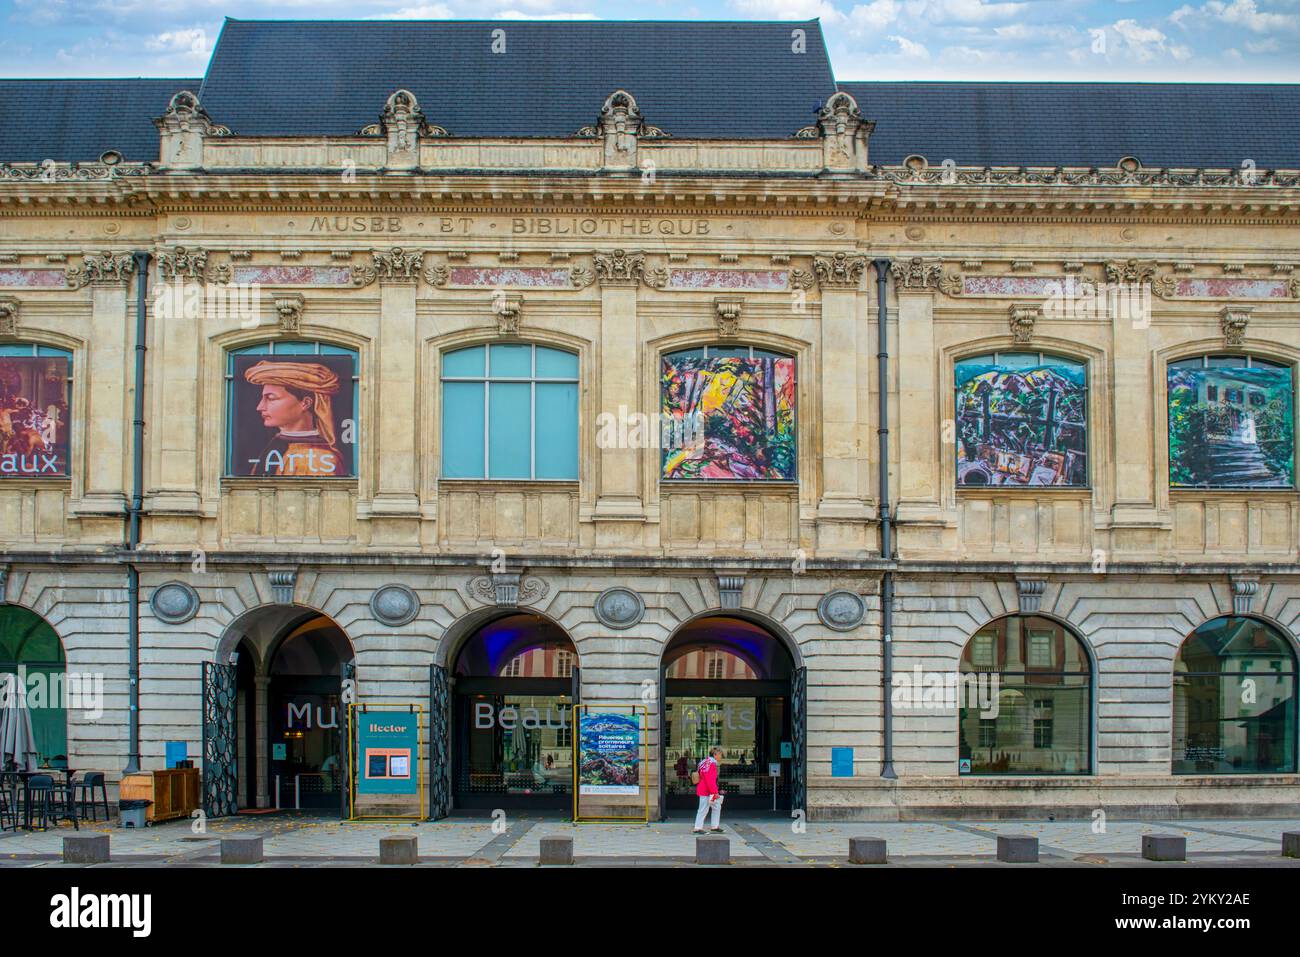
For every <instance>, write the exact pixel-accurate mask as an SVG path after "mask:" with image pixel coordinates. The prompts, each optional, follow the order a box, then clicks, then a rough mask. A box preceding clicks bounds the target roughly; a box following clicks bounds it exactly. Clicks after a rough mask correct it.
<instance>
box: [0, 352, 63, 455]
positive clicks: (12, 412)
mask: <svg viewBox="0 0 1300 957" xmlns="http://www.w3.org/2000/svg"><path fill="white" fill-rule="evenodd" d="M68 366H69V363H68V359H67V357H66V356H0V478H12V477H16V476H23V477H38V478H39V477H45V478H49V477H57V476H64V475H67V474H69V472H68V435H69V432H70V427H71V421H70V416H69V413H68Z"/></svg>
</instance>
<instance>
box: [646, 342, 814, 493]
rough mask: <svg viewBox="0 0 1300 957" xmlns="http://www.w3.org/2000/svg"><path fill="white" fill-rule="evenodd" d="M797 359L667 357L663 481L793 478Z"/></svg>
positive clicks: (663, 383)
mask: <svg viewBox="0 0 1300 957" xmlns="http://www.w3.org/2000/svg"><path fill="white" fill-rule="evenodd" d="M794 386H795V369H794V359H793V358H774V357H766V358H756V359H747V358H739V357H735V356H710V357H708V358H704V357H703V356H701V355H700V354H699V353H698V352H693V353H689V354H681V355H676V356H672V355H670V356H665V357H664V360H663V375H662V379H661V383H660V396H661V400H660V401H661V412H662V418H663V424H664V428H663V434H664V436H665V441H664V443H663V445H664V448H663V477H664V478H666V479H739V480H752V479H773V480H783V481H792V480H793V479H794V478H795V432H794V428H795V416H794V413H795V393H794Z"/></svg>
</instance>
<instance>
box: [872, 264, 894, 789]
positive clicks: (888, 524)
mask: <svg viewBox="0 0 1300 957" xmlns="http://www.w3.org/2000/svg"><path fill="white" fill-rule="evenodd" d="M872 265H873V266H875V269H876V328H877V332H878V339H877V341H878V345H877V348H876V383H877V387H876V391H877V396H878V398H879V408H878V409H877V416H876V418H877V427H876V435H877V436H878V437H879V439H880V451H879V455H878V459H879V461H878V465H879V475H880V479H879V482H880V505H879V509H880V557H881V559H883V560H884V561H887V562H888V561H892V560H893V557H894V528H893V519H892V517H891V516H890V504H889V308H888V298H889V260H888V259H877V260H876V261H875V262H874V263H872ZM880 631H881V635H882V639H883V640H882V652H881V657H882V663H881V669H880V680H881V684H882V685H883V688H882V692H883V693H882V695H881V698H882V700H883V702H884V719H885V727H884V734H883V737H884V741H883V748H882V754H881V766H880V776H881V777H882V778H888V779H890V780H893V779H895V778H897V777H898V775H897V774H895V773H894V703H893V701H892V699H891V692H892V691H893V687H894V637H893V633H894V573H893V572H891V571H886V572H885V573H884V575H883V576H882V577H881V581H880Z"/></svg>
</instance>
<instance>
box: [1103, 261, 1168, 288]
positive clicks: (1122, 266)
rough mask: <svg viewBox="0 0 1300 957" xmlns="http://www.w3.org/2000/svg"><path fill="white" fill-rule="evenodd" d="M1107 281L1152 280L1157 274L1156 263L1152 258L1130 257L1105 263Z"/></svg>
mask: <svg viewBox="0 0 1300 957" xmlns="http://www.w3.org/2000/svg"><path fill="white" fill-rule="evenodd" d="M1104 268H1105V270H1106V281H1107V282H1110V283H1120V282H1124V283H1143V282H1150V281H1151V280H1152V278H1153V277H1154V276H1155V274H1156V264H1155V263H1154V262H1152V261H1150V260H1138V259H1129V260H1126V261H1124V262H1108V263H1106V264H1105V267H1104Z"/></svg>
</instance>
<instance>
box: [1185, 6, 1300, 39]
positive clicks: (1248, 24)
mask: <svg viewBox="0 0 1300 957" xmlns="http://www.w3.org/2000/svg"><path fill="white" fill-rule="evenodd" d="M1169 20H1170V22H1171V23H1174V24H1176V25H1178V26H1180V27H1183V28H1187V27H1189V26H1192V25H1195V26H1199V27H1210V28H1212V27H1214V26H1216V25H1217V24H1224V23H1226V24H1228V25H1229V26H1234V27H1241V28H1243V29H1246V30H1249V31H1251V32H1252V33H1275V32H1277V31H1278V30H1283V31H1291V30H1296V29H1298V28H1300V17H1297V16H1296V15H1294V14H1289V13H1272V12H1270V11H1267V10H1261V9H1259V6H1258V4H1256V2H1255V0H1232V2H1231V3H1224V2H1223V0H1209V2H1208V3H1205V4H1203V5H1201V6H1200V7H1193V6H1190V5H1188V4H1184V5H1183V6H1181V7H1179V8H1178V9H1177V10H1175V11H1174V12H1173V13H1171V14H1170V15H1169Z"/></svg>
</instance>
